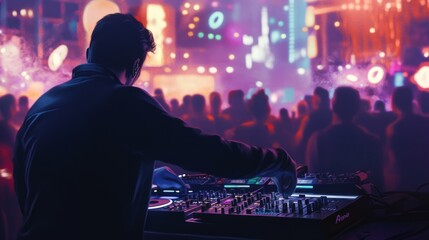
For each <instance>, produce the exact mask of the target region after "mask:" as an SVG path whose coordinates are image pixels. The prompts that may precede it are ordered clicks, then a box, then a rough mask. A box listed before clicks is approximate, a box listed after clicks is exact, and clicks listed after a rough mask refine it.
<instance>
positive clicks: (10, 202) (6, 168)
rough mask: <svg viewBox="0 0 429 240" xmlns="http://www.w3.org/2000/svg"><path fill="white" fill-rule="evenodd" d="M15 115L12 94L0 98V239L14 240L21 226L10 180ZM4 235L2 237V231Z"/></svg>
mask: <svg viewBox="0 0 429 240" xmlns="http://www.w3.org/2000/svg"><path fill="white" fill-rule="evenodd" d="M15 113H16V99H15V96H14V95H12V94H6V95H3V96H1V97H0V218H1V221H0V223H1V224H0V238H1V237H3V238H4V239H5V240H15V239H16V237H17V233H18V229H19V227H20V224H21V213H20V209H19V205H18V200H17V199H16V194H15V191H14V185H13V179H12V171H13V164H12V155H13V148H14V144H15V135H16V128H15V127H14V126H13V124H12V119H13V117H14V115H15ZM1 230H3V231H4V233H5V234H3V235H2V233H1V232H2V231H1Z"/></svg>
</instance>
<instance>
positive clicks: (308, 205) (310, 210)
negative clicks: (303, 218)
mask: <svg viewBox="0 0 429 240" xmlns="http://www.w3.org/2000/svg"><path fill="white" fill-rule="evenodd" d="M306 207H307V214H310V213H311V212H312V209H311V204H307V205H306Z"/></svg>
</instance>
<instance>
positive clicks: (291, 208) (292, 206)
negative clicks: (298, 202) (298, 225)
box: [289, 203, 296, 213]
mask: <svg viewBox="0 0 429 240" xmlns="http://www.w3.org/2000/svg"><path fill="white" fill-rule="evenodd" d="M289 206H290V211H291V212H293V213H294V212H295V211H296V207H295V204H294V203H292V204H290V205H289Z"/></svg>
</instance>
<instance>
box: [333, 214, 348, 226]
mask: <svg viewBox="0 0 429 240" xmlns="http://www.w3.org/2000/svg"><path fill="white" fill-rule="evenodd" d="M349 217H350V213H345V214H344V215H341V214H338V215H337V218H336V219H335V224H338V223H341V222H343V221H344V220H346V219H347V218H349Z"/></svg>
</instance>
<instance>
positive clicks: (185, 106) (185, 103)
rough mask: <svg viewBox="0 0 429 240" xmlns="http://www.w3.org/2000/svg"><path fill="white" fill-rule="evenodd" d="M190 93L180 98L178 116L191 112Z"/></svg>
mask: <svg viewBox="0 0 429 240" xmlns="http://www.w3.org/2000/svg"><path fill="white" fill-rule="evenodd" d="M191 98H192V97H191V95H189V94H187V95H185V96H183V98H182V104H181V105H180V111H179V113H180V115H179V116H180V117H183V116H185V115H189V114H191V113H192V103H191Z"/></svg>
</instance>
